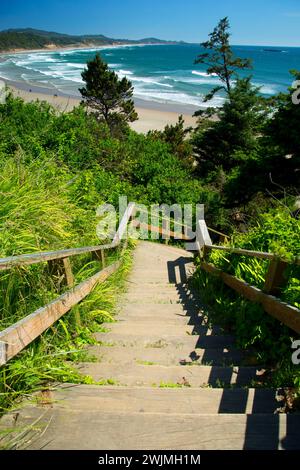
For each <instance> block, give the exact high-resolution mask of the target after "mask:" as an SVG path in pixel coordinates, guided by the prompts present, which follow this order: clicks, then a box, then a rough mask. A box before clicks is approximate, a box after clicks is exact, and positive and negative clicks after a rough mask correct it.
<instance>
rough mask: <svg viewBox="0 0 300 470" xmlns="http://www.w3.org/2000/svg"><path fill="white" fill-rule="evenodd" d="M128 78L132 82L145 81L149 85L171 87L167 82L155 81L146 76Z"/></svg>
mask: <svg viewBox="0 0 300 470" xmlns="http://www.w3.org/2000/svg"><path fill="white" fill-rule="evenodd" d="M130 80H131V81H132V82H139V83H147V84H149V85H157V86H163V87H166V88H173V86H172V85H169V84H168V83H162V82H157V81H155V80H152V79H151V78H148V77H135V76H133V77H131V78H130Z"/></svg>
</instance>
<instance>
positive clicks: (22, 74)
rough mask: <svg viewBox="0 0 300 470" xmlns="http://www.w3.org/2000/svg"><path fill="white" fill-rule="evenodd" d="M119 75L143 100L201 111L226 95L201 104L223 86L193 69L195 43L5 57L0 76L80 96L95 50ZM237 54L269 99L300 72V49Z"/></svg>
mask: <svg viewBox="0 0 300 470" xmlns="http://www.w3.org/2000/svg"><path fill="white" fill-rule="evenodd" d="M97 50H98V51H99V52H100V54H101V56H102V58H103V59H104V60H105V61H106V62H107V63H108V65H109V67H110V68H111V69H112V70H114V71H115V72H117V73H118V75H119V76H120V77H123V76H127V77H128V79H130V80H131V82H132V84H133V86H134V96H135V98H138V99H140V100H144V101H148V102H156V103H160V104H168V105H174V106H176V105H184V106H186V107H190V108H191V109H193V108H199V107H205V106H211V105H215V106H217V105H221V104H222V102H223V100H224V98H223V96H222V93H219V94H218V95H217V96H215V98H214V100H213V102H209V103H203V96H204V95H205V94H206V93H207V92H208V91H209V90H211V89H212V88H213V87H215V86H216V85H218V84H219V80H218V77H216V76H208V75H207V74H206V70H205V66H203V65H195V64H194V60H195V58H196V56H197V55H198V54H199V53H201V48H200V46H199V45H197V44H182V45H151V46H150V45H149V46H148V45H146V46H120V47H105V48H98V49H81V50H78V49H77V50H61V51H53V52H48V51H47V52H44V51H43V52H26V53H18V54H6V55H2V57H1V61H0V77H3V78H6V79H8V80H12V81H17V82H22V83H23V87H24V86H25V85H26V86H28V88H30V87H43V88H51V89H52V91H53V93H63V94H67V95H74V96H79V92H78V88H79V87H80V86H82V80H81V72H82V70H83V68H84V67H85V64H86V62H87V61H88V60H89V59H91V58H92V57H93V56H94V55H95V53H96V51H97ZM233 50H234V52H235V54H236V55H238V56H240V57H244V58H250V59H252V61H253V70H251V71H243V72H242V74H241V75H242V76H245V75H249V74H252V75H253V83H254V84H255V85H257V86H260V87H261V93H262V94H264V95H265V96H271V95H273V94H276V93H278V92H280V91H286V90H287V88H288V87H289V86H290V85H291V83H292V81H293V79H292V77H291V75H290V73H289V70H291V69H298V70H299V69H300V48H290V47H269V46H266V47H263V46H234V47H233Z"/></svg>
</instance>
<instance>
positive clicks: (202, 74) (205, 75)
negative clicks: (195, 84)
mask: <svg viewBox="0 0 300 470" xmlns="http://www.w3.org/2000/svg"><path fill="white" fill-rule="evenodd" d="M192 74H193V75H200V76H201V77H217V76H218V75H217V74H216V73H206V72H198V71H197V70H192Z"/></svg>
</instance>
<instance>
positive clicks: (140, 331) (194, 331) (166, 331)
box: [103, 320, 220, 336]
mask: <svg viewBox="0 0 300 470" xmlns="http://www.w3.org/2000/svg"><path fill="white" fill-rule="evenodd" d="M103 327H104V328H106V329H108V330H109V332H110V334H118V335H124V336H126V335H131V334H134V335H147V336H156V335H170V336H177V335H182V336H185V335H189V336H191V335H196V336H197V335H198V336H199V335H201V336H206V335H208V336H210V335H217V334H219V333H220V332H219V331H218V330H217V329H216V328H215V329H213V330H210V329H209V328H208V327H207V326H204V325H188V324H178V323H177V324H176V323H171V322H167V321H164V320H161V321H159V322H158V321H157V322H152V323H151V322H147V323H144V322H139V323H136V322H135V321H133V320H131V321H129V320H128V321H126V320H125V321H121V322H120V321H119V322H116V323H105V324H104V325H103Z"/></svg>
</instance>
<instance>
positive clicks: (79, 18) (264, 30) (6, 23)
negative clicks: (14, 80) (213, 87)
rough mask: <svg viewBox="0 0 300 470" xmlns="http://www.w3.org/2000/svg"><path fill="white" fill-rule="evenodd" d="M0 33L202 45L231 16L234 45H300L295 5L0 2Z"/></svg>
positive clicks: (174, 0) (187, 0)
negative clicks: (16, 30) (97, 36)
mask: <svg viewBox="0 0 300 470" xmlns="http://www.w3.org/2000/svg"><path fill="white" fill-rule="evenodd" d="M0 9H1V10H0V11H1V13H0V30H3V29H7V28H21V27H33V28H40V29H45V30H49V31H58V32H64V33H69V34H84V33H88V34H97V33H99V34H105V35H107V36H111V37H119V38H129V39H138V38H142V37H148V36H155V37H159V38H162V39H177V40H180V39H182V40H185V41H188V42H197V43H198V42H201V41H203V40H205V39H206V38H207V34H208V33H209V32H210V31H211V30H212V29H213V27H214V26H215V25H216V23H217V22H218V20H219V19H220V18H222V17H224V16H229V19H230V23H231V33H232V39H231V42H232V44H252V45H253V44H260V45H282V46H289V45H290V46H300V27H299V26H300V1H299V0H248V1H242V0H210V1H207V0H147V1H146V0H46V1H44V0H0Z"/></svg>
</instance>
